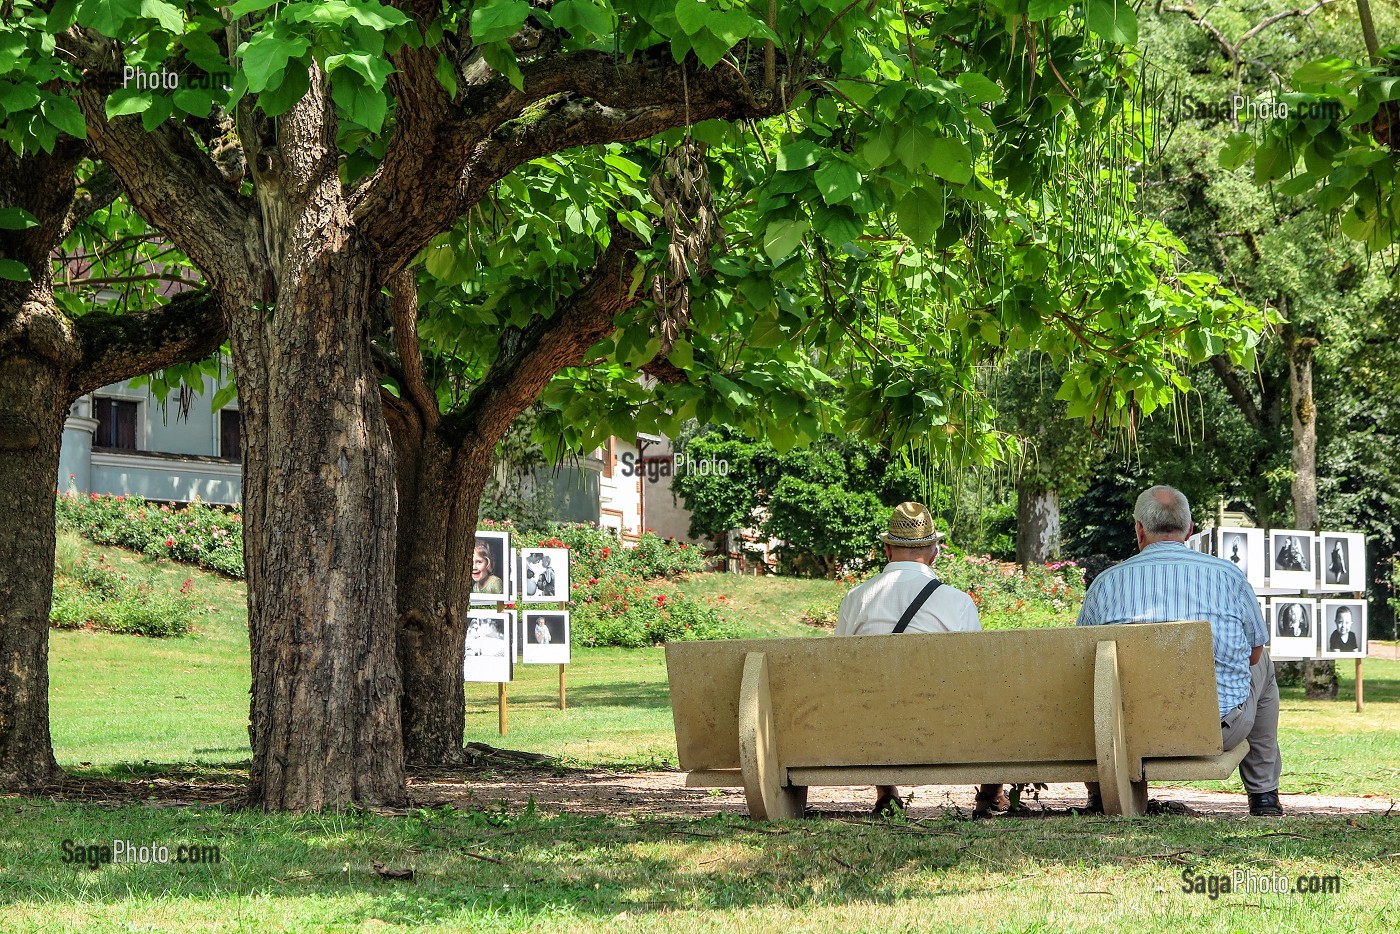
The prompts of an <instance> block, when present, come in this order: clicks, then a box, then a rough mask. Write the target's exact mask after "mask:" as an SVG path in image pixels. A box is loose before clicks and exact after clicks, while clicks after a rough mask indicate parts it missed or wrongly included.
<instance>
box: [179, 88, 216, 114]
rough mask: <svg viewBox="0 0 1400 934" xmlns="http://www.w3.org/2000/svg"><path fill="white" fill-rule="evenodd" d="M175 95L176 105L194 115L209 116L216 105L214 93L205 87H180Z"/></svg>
mask: <svg viewBox="0 0 1400 934" xmlns="http://www.w3.org/2000/svg"><path fill="white" fill-rule="evenodd" d="M173 97H174V100H175V106H176V107H179V108H180V109H181V110H182V111H184V112H185V113H187V114H189V115H190V116H192V117H207V116H209V111H210V110H212V109H213V107H214V95H213V94H212V93H211V92H209V91H206V90H204V89H203V88H180V89H179V90H178V91H176V92H175V93H174V95H173Z"/></svg>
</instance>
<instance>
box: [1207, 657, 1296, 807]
mask: <svg viewBox="0 0 1400 934" xmlns="http://www.w3.org/2000/svg"><path fill="white" fill-rule="evenodd" d="M1220 737H1221V741H1222V742H1223V743H1224V745H1225V748H1226V750H1230V749H1233V748H1234V747H1235V746H1237V745H1239V742H1240V740H1242V739H1247V740H1249V753H1248V755H1246V756H1245V757H1244V759H1243V760H1241V762H1240V781H1242V782H1244V790H1245V791H1248V792H1251V793H1253V794H1259V793H1261V792H1265V791H1277V790H1278V780H1279V776H1280V775H1282V774H1283V760H1282V759H1281V758H1280V757H1279V753H1278V681H1277V679H1275V678H1274V663H1273V662H1272V661H1271V660H1270V659H1269V650H1268V649H1267V648H1265V649H1264V651H1263V653H1262V654H1260V656H1259V661H1258V662H1256V663H1255V664H1253V665H1252V666H1250V669H1249V697H1247V698H1245V701H1244V703H1243V704H1240V705H1239V706H1238V707H1236V708H1235V709H1234V710H1231V711H1228V712H1227V713H1226V714H1225V716H1224V717H1221V718H1220Z"/></svg>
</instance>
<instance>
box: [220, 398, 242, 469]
mask: <svg viewBox="0 0 1400 934" xmlns="http://www.w3.org/2000/svg"><path fill="white" fill-rule="evenodd" d="M239 432H240V428H239V424H238V410H237V409H220V410H219V456H220V457H226V458H228V459H229V460H231V461H241V460H243V436H242V435H241V434H240V433H239Z"/></svg>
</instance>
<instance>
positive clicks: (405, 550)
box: [390, 420, 505, 767]
mask: <svg viewBox="0 0 1400 934" xmlns="http://www.w3.org/2000/svg"><path fill="white" fill-rule="evenodd" d="M390 424H391V425H396V424H397V423H396V421H394V420H391V422H390ZM493 455H494V447H493V446H491V445H478V446H476V447H468V446H462V447H459V448H457V449H456V450H455V451H454V450H452V449H451V448H450V447H449V446H448V445H447V444H445V443H444V442H443V441H442V439H441V438H440V437H439V436H438V434H437V433H436V432H428V433H426V434H421V435H418V436H416V437H414V436H412V435H410V434H408V433H407V432H400V431H398V430H397V429H396V430H395V433H394V456H395V458H396V461H397V468H398V477H399V548H398V557H397V561H396V567H397V574H398V621H397V627H396V628H397V633H398V651H399V663H400V666H401V669H402V671H403V678H404V693H403V742H404V759H405V761H406V762H408V763H410V764H412V765H414V766H419V767H421V766H438V765H453V764H458V763H460V762H462V761H463V760H464V753H463V748H462V742H463V738H464V734H465V731H466V709H465V708H466V699H465V696H464V694H463V689H462V654H463V647H464V643H465V639H466V630H467V611H468V610H469V609H470V602H469V601H470V595H471V553H472V547H473V546H474V544H475V539H476V521H477V510H478V507H479V504H480V500H481V492H482V489H483V488H484V487H485V484H486V479H487V476H488V475H489V473H490V471H491V466H492V463H493ZM496 570H497V573H500V569H499V568H498V569H496ZM504 576H505V575H502V577H503V578H504Z"/></svg>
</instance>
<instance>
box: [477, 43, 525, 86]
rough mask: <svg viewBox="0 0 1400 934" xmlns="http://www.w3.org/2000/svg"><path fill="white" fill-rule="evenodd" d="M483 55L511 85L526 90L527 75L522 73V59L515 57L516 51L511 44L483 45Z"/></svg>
mask: <svg viewBox="0 0 1400 934" xmlns="http://www.w3.org/2000/svg"><path fill="white" fill-rule="evenodd" d="M481 57H482V58H484V59H485V60H486V64H488V65H490V66H491V67H492V68H494V69H495V70H496V72H497V73H499V74H501V75H504V76H505V77H506V80H508V81H509V82H510V84H511V87H513V88H515V89H516V90H517V91H523V90H525V76H524V75H523V74H521V73H520V60H519V59H517V58H516V57H515V51H514V50H513V49H512V48H511V47H510V46H509V45H507V44H506V43H504V42H497V43H493V44H491V45H486V46H482V48H481Z"/></svg>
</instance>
